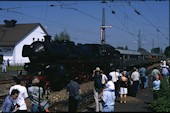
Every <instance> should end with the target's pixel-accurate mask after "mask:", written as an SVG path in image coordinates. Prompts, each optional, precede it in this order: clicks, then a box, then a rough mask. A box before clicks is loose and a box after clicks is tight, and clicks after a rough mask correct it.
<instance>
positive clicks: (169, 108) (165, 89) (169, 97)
mask: <svg viewBox="0 0 170 113" xmlns="http://www.w3.org/2000/svg"><path fill="white" fill-rule="evenodd" d="M149 107H150V108H151V109H152V110H153V111H154V112H170V85H169V82H168V78H163V79H162V80H161V86H160V90H159V93H158V99H155V100H153V101H152V102H151V104H150V105H149Z"/></svg>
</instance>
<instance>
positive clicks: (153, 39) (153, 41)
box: [152, 39, 154, 49]
mask: <svg viewBox="0 0 170 113" xmlns="http://www.w3.org/2000/svg"><path fill="white" fill-rule="evenodd" d="M153 48H154V39H152V49H153Z"/></svg>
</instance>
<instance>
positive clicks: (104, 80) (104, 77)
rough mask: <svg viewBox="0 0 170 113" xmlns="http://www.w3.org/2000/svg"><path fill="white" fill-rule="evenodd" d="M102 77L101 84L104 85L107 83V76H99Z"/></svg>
mask: <svg viewBox="0 0 170 113" xmlns="http://www.w3.org/2000/svg"><path fill="white" fill-rule="evenodd" d="M101 75H102V84H105V83H106V82H107V80H108V79H107V76H106V75H105V74H103V73H102V74H101Z"/></svg>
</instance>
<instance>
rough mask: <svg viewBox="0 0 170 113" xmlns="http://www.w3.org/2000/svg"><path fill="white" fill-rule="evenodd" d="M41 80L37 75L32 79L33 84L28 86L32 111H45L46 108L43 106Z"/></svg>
mask: <svg viewBox="0 0 170 113" xmlns="http://www.w3.org/2000/svg"><path fill="white" fill-rule="evenodd" d="M39 83H40V80H39V79H38V78H37V77H35V78H34V79H33V80H32V86H31V87H29V88H28V94H29V97H30V100H31V103H32V105H31V112H45V108H42V107H41V103H43V100H44V99H43V88H42V87H40V86H39Z"/></svg>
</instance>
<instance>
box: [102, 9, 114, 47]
mask: <svg viewBox="0 0 170 113" xmlns="http://www.w3.org/2000/svg"><path fill="white" fill-rule="evenodd" d="M107 27H112V26H105V9H104V8H103V12H102V26H100V28H101V30H100V32H101V36H100V40H101V44H102V45H103V44H105V28H107Z"/></svg>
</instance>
